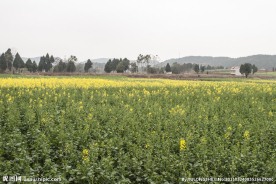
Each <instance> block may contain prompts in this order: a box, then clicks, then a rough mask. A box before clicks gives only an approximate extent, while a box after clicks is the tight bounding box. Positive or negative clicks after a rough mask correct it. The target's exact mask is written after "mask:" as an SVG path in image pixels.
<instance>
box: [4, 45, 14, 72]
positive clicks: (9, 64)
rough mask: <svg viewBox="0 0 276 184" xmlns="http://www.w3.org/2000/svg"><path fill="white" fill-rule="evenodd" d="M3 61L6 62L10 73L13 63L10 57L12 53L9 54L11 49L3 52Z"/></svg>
mask: <svg viewBox="0 0 276 184" xmlns="http://www.w3.org/2000/svg"><path fill="white" fill-rule="evenodd" d="M5 60H6V62H7V68H8V69H9V71H11V69H12V63H13V56H12V53H11V49H8V50H7V51H6V52H5Z"/></svg>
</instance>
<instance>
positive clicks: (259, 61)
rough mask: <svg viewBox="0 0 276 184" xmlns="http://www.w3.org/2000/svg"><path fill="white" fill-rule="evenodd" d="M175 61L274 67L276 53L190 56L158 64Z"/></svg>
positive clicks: (162, 64) (275, 64)
mask: <svg viewBox="0 0 276 184" xmlns="http://www.w3.org/2000/svg"><path fill="white" fill-rule="evenodd" d="M174 62H177V63H179V64H183V63H195V64H202V65H211V66H224V67H226V68H229V67H232V66H240V65H241V64H244V63H251V64H255V65H256V66H257V67H258V68H259V69H261V68H265V69H272V68H273V67H276V55H253V56H247V57H239V58H230V57H211V56H188V57H183V58H179V59H169V60H166V61H163V62H162V63H160V64H159V65H158V66H159V67H163V66H165V65H166V64H167V63H169V64H170V65H172V64H173V63H174Z"/></svg>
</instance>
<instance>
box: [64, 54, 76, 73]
mask: <svg viewBox="0 0 276 184" xmlns="http://www.w3.org/2000/svg"><path fill="white" fill-rule="evenodd" d="M77 60H78V59H77V57H76V56H70V58H69V59H68V63H67V65H66V71H67V72H75V71H76V66H75V62H76V61H77Z"/></svg>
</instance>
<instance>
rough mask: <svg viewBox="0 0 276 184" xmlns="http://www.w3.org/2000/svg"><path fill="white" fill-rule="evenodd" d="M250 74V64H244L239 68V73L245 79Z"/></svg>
mask: <svg viewBox="0 0 276 184" xmlns="http://www.w3.org/2000/svg"><path fill="white" fill-rule="evenodd" d="M251 72H252V65H251V64H250V63H245V64H242V65H241V66H240V73H241V74H244V75H245V77H246V78H247V77H248V75H249V74H250V73H251Z"/></svg>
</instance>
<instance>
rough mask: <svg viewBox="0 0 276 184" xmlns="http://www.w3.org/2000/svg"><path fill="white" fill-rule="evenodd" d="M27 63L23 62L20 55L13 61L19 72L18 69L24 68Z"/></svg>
mask: <svg viewBox="0 0 276 184" xmlns="http://www.w3.org/2000/svg"><path fill="white" fill-rule="evenodd" d="M24 66H25V63H24V61H23V60H22V58H21V57H20V55H19V54H18V53H16V55H15V59H14V61H13V67H14V68H15V69H16V70H18V68H24Z"/></svg>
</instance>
